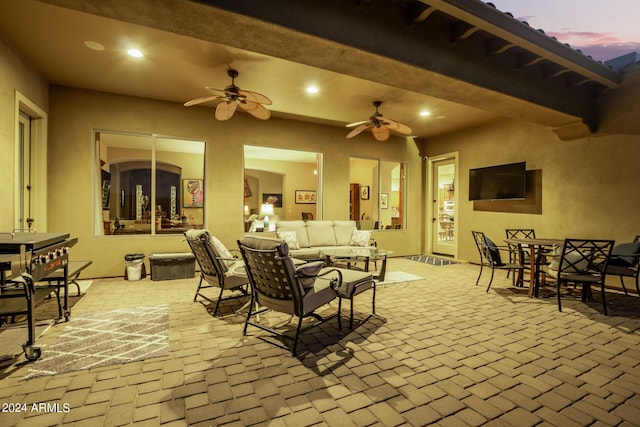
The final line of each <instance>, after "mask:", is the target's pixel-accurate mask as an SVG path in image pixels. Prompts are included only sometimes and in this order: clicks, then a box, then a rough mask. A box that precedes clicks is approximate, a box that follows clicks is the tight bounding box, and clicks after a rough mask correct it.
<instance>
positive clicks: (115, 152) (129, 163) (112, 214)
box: [95, 131, 204, 235]
mask: <svg viewBox="0 0 640 427" xmlns="http://www.w3.org/2000/svg"><path fill="white" fill-rule="evenodd" d="M95 141H96V152H97V153H98V170H99V173H98V174H96V176H97V181H98V185H97V187H98V188H97V190H98V191H97V193H96V194H97V201H96V202H97V205H99V206H100V211H101V217H100V218H99V220H98V221H97V227H96V234H97V235H130V234H147V235H156V234H180V233H183V232H184V230H185V229H187V228H201V227H203V224H204V142H202V141H189V140H181V139H171V138H165V137H159V136H155V135H144V134H130V133H117V132H105V131H96V132H95Z"/></svg>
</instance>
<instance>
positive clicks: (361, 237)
mask: <svg viewBox="0 0 640 427" xmlns="http://www.w3.org/2000/svg"><path fill="white" fill-rule="evenodd" d="M369 240H371V230H353V232H352V233H351V240H350V241H349V246H368V245H369Z"/></svg>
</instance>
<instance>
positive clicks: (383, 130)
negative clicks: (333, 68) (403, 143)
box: [184, 68, 411, 141]
mask: <svg viewBox="0 0 640 427" xmlns="http://www.w3.org/2000/svg"><path fill="white" fill-rule="evenodd" d="M227 74H228V75H229V77H231V84H230V85H229V86H227V87H225V88H224V89H215V88H210V87H207V89H209V90H213V91H218V92H223V94H222V95H211V96H205V97H202V98H196V99H192V100H191V101H187V102H185V103H184V105H185V107H190V106H192V105H198V104H203V103H205V102H209V101H215V100H219V101H220V102H219V103H218V105H217V106H216V110H215V114H214V117H215V118H216V120H219V121H225V120H229V119H230V118H231V117H233V115H234V114H235V112H236V110H237V109H238V108H239V109H240V110H242V111H245V112H247V113H249V114H251V115H252V116H253V117H255V118H257V119H260V120H267V119H269V118H270V117H271V112H270V111H269V110H267V109H266V108H265V105H271V100H270V99H269V98H267V97H266V96H264V95H262V94H260V93H258V92H252V91H249V90H242V89H240V88H239V87H238V86H236V84H235V79H236V78H237V77H238V75H239V73H238V71H237V70H234V69H233V68H230V69H228V70H227ZM380 105H382V101H374V102H373V106H374V107H375V108H376V111H375V113H374V114H373V115H372V116H371V117H369V120H365V121H361V122H355V123H350V124H348V125H347V127H355V128H354V129H353V130H352V131H351V132H349V134H348V135H347V138H353V137H354V136H356V135H358V134H360V133H362V132H363V131H365V130H371V133H372V134H373V137H374V138H375V139H377V140H378V141H386V140H387V139H389V136H390V135H391V132H390V131H391V130H393V131H395V132H398V133H400V134H403V135H409V134H410V133H411V128H410V127H409V126H407V125H405V124H404V123H400V122H398V121H396V120H392V119H390V118H388V117H384V116H383V115H382V114H381V113H380V112H379V111H378V107H380Z"/></svg>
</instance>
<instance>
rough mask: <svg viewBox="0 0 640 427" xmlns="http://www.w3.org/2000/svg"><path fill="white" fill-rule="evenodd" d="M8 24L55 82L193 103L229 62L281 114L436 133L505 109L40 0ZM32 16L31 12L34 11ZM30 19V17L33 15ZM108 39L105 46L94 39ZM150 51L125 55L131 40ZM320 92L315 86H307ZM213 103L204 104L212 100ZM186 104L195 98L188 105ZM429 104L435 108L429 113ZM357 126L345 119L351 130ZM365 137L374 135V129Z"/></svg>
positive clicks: (18, 10) (10, 13) (17, 4)
mask: <svg viewBox="0 0 640 427" xmlns="http://www.w3.org/2000/svg"><path fill="white" fill-rule="evenodd" d="M2 8H3V11H2V14H0V32H1V34H2V36H3V37H4V38H5V39H6V40H8V41H9V43H10V44H12V45H14V46H15V48H16V49H17V50H18V51H19V52H21V54H22V55H23V56H24V57H26V59H27V60H28V61H29V62H30V63H32V64H33V65H34V66H35V68H37V69H38V70H39V71H40V73H42V75H43V76H44V77H45V78H46V79H47V80H49V81H50V82H51V83H54V84H59V85H66V86H73V87H79V88H86V89H91V90H97V91H104V92H110V93H116V94H125V95H133V96H138V97H145V98H151V99H158V100H165V101H173V102H177V103H184V102H186V101H188V100H190V99H193V98H198V97H201V96H206V95H209V94H211V93H212V92H210V91H209V90H207V89H206V88H205V87H206V86H210V87H215V88H224V87H225V86H226V85H227V84H228V83H229V77H228V76H227V73H226V70H227V68H228V67H232V68H235V69H237V70H238V71H239V72H240V75H239V77H238V78H237V79H236V84H237V85H238V86H240V87H241V88H243V89H247V90H252V91H256V92H259V93H262V94H265V95H267V96H268V97H270V98H271V99H272V100H273V105H272V106H270V107H269V109H270V110H271V111H272V114H273V116H276V117H285V118H294V119H297V120H303V121H312V122H320V123H326V124H332V125H336V126H344V125H345V124H347V123H350V122H355V121H360V120H366V119H368V118H369V116H371V114H372V113H373V112H374V107H373V106H372V102H373V101H374V100H382V101H383V105H382V107H381V108H380V111H381V112H382V113H383V114H384V115H386V116H388V117H390V118H393V119H395V120H399V121H402V122H404V123H406V124H407V125H409V126H410V127H411V128H412V129H413V132H414V135H416V136H419V137H423V138H427V137H430V136H434V135H438V134H443V133H447V132H449V131H451V130H453V129H462V128H468V127H474V126H477V125H480V124H483V123H487V122H490V121H494V120H497V119H499V118H500V117H501V116H500V115H499V114H495V113H491V112H488V111H484V110H482V109H478V108H474V107H471V106H466V105H462V104H459V103H455V102H450V101H447V100H445V99H440V98H436V97H431V96H426V95H424V94H420V93H417V92H412V91H408V90H403V89H399V88H395V87H392V86H387V85H384V84H380V83H375V82H372V81H368V80H364V79H359V78H355V77H351V76H348V75H345V74H341V73H337V72H333V71H328V70H324V69H320V68H316V67H312V66H308V65H304V64H300V63H295V62H292V61H288V60H284V59H279V58H275V57H271V56H267V55H263V54H259V53H255V52H250V51H246V50H240V49H236V48H233V47H229V46H223V45H220V44H216V43H212V42H209V41H204V40H201V39H196V38H192V37H187V36H183V35H179V34H175V33H170V32H166V31H160V30H157V29H153V28H149V27H144V26H140V25H135V24H130V23H127V22H123V21H118V20H114V19H109V18H104V17H100V16H96V15H92V14H87V13H82V12H78V11H76V10H71V9H66V8H62V7H58V6H54V5H50V4H46V3H41V2H38V1H33V0H19V1H18V0H12V1H10V3H9V4H7V3H4V4H3V7H2ZM27 17H28V18H27ZM25 23H28V24H25ZM85 41H95V42H98V43H100V44H102V45H103V46H104V47H105V49H104V50H103V51H95V50H92V49H89V48H88V47H86V46H85V44H84V43H85ZM132 46H135V47H137V48H139V49H141V50H142V51H143V52H144V54H145V56H144V58H141V59H135V58H132V57H130V56H128V55H127V54H126V50H127V48H129V47H132ZM309 84H315V85H317V86H318V87H319V89H320V92H319V93H318V94H316V95H309V94H307V93H306V91H305V89H306V87H307V85H309ZM213 106H214V103H210V104H204V105H203V106H201V107H188V108H211V109H212V120H214V119H213ZM185 108H187V107H185ZM421 110H428V111H429V112H430V113H431V115H430V116H429V117H421V116H419V113H420V111H421ZM347 132H348V130H347V129H346V128H345V135H346V134H347ZM365 137H370V135H369V136H365Z"/></svg>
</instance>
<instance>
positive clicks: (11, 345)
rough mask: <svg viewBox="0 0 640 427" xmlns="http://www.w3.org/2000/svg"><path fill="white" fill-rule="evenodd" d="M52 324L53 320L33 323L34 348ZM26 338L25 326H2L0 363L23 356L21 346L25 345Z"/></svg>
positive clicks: (27, 331)
mask: <svg viewBox="0 0 640 427" xmlns="http://www.w3.org/2000/svg"><path fill="white" fill-rule="evenodd" d="M53 324H54V321H53V320H43V321H38V322H36V323H35V325H34V326H35V332H36V340H35V345H36V346H37V345H38V338H40V337H41V336H42V334H44V333H45V332H47V330H49V328H50V327H51V325H53ZM28 338H29V329H28V327H27V325H11V324H9V325H2V328H0V363H2V362H5V361H7V360H13V359H14V358H15V357H17V356H19V355H21V354H23V353H24V351H23V350H22V345H23V344H26V342H27V339H28Z"/></svg>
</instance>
